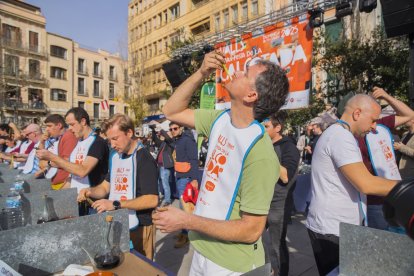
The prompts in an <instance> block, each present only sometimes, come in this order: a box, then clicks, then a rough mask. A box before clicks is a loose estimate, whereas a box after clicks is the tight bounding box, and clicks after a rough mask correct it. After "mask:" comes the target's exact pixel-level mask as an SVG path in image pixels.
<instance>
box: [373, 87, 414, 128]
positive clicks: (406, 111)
mask: <svg viewBox="0 0 414 276" xmlns="http://www.w3.org/2000/svg"><path fill="white" fill-rule="evenodd" d="M372 96H373V97H374V98H376V99H384V100H386V101H387V102H388V103H389V105H391V107H392V108H393V109H394V110H395V112H396V113H397V116H395V127H397V126H400V125H402V124H405V123H406V122H408V121H409V120H411V119H414V111H413V110H412V109H411V108H410V107H408V105H406V104H405V103H403V102H402V101H400V100H398V99H396V98H394V97H392V96H390V95H389V94H388V93H387V92H385V90H384V89H382V88H379V87H374V90H373V92H372Z"/></svg>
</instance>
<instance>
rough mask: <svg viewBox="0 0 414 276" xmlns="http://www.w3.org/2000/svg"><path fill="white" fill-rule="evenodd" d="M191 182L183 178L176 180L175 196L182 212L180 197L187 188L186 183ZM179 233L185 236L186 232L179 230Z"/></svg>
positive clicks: (187, 178) (188, 178)
mask: <svg viewBox="0 0 414 276" xmlns="http://www.w3.org/2000/svg"><path fill="white" fill-rule="evenodd" d="M188 182H191V177H184V178H177V180H176V182H175V183H176V185H177V195H178V200H179V201H180V209H181V210H184V208H183V205H182V204H181V196H182V195H183V193H184V189H185V187H186V186H187V183H188ZM181 232H182V233H183V234H187V232H188V231H187V230H185V229H183V230H181Z"/></svg>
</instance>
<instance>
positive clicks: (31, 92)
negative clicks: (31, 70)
mask: <svg viewBox="0 0 414 276" xmlns="http://www.w3.org/2000/svg"><path fill="white" fill-rule="evenodd" d="M27 94H28V95H27V96H28V103H29V107H30V108H43V107H44V105H43V100H42V99H43V95H42V89H36V88H29V89H27Z"/></svg>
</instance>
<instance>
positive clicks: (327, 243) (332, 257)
mask: <svg viewBox="0 0 414 276" xmlns="http://www.w3.org/2000/svg"><path fill="white" fill-rule="evenodd" d="M308 234H309V238H310V241H311V244H312V249H313V255H314V256H315V261H316V266H317V267H318V271H319V275H326V274H328V273H329V272H331V271H332V270H333V269H334V268H335V267H337V266H338V265H339V237H337V236H335V235H331V234H326V235H323V234H319V233H315V232H313V231H312V230H309V229H308Z"/></svg>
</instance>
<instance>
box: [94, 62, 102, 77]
mask: <svg viewBox="0 0 414 276" xmlns="http://www.w3.org/2000/svg"><path fill="white" fill-rule="evenodd" d="M100 67H101V65H100V64H99V62H94V63H93V75H94V76H95V77H100V76H101V68H100Z"/></svg>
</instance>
